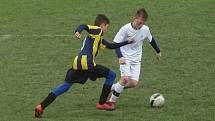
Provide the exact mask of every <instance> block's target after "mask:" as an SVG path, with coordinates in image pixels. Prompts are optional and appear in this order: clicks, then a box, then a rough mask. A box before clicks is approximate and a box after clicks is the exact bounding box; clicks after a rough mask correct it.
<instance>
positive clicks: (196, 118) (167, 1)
mask: <svg viewBox="0 0 215 121" xmlns="http://www.w3.org/2000/svg"><path fill="white" fill-rule="evenodd" d="M214 5H215V1H214V0H132V1H131V0H103V1H101V0H91V1H85V0H62V1H60V0H55V1H52V0H19V1H18V0H10V1H8V0H0V79H1V80H0V87H1V88H0V92H1V93H0V109H1V111H0V120H1V121H31V120H32V121H34V120H35V121H36V120H37V119H35V118H34V117H33V110H34V108H35V106H36V105H37V104H38V103H39V102H40V101H41V100H42V99H43V98H44V97H45V96H46V95H47V94H48V93H49V92H50V90H51V89H53V88H54V87H56V86H58V85H59V84H61V83H62V82H63V80H64V77H65V74H66V71H67V69H68V68H70V67H71V64H72V61H73V59H74V56H75V55H76V54H77V53H78V52H79V50H80V48H81V45H82V41H80V40H76V39H74V38H73V31H74V29H75V28H76V27H77V26H78V25H80V24H82V23H93V19H94V18H95V16H96V15H97V14H99V13H104V14H106V15H107V16H108V17H109V18H110V20H111V25H110V28H109V32H108V33H107V35H105V38H107V39H108V40H110V41H112V39H113V38H114V35H115V34H116V32H117V31H118V30H119V28H120V27H121V26H122V25H124V24H126V23H128V22H130V20H131V18H132V16H133V14H134V13H135V11H136V10H137V9H138V8H140V7H143V6H144V7H145V8H146V9H147V11H148V13H149V16H150V17H149V20H148V22H147V25H148V26H149V27H150V29H151V33H152V34H153V36H154V37H155V39H156V40H157V42H158V43H159V46H160V48H161V51H162V59H161V61H159V62H158V61H157V60H156V59H155V57H154V50H153V49H152V47H151V46H150V44H148V43H147V42H146V43H144V50H143V59H142V60H143V61H142V69H141V76H140V83H139V86H138V87H137V88H135V89H128V90H125V91H124V92H123V93H122V94H121V97H120V99H119V101H118V103H117V110H115V111H112V112H108V111H99V110H96V109H95V104H96V103H97V101H98V97H99V95H100V91H101V88H102V84H103V79H100V80H97V81H96V82H92V81H88V82H87V83H86V85H79V84H76V85H74V86H73V87H72V89H71V90H70V91H69V92H68V93H65V94H64V95H62V96H60V97H59V98H58V99H57V100H56V102H54V103H53V104H52V105H51V106H50V107H48V108H47V110H46V111H45V113H44V117H43V119H41V120H43V121H83V120H86V121H101V120H103V121H111V120H112V121H131V120H133V121H214V120H215V116H214V114H215V110H214V109H215V103H214V102H215V94H214V92H215V88H214V87H215V81H214V79H215V76H214V73H215V62H214V60H215V54H214V53H213V52H214V47H215V41H214V33H215V30H214V28H215V18H214V13H215V6H214ZM83 34H84V33H83ZM96 62H97V63H100V64H103V65H106V66H108V67H110V68H112V69H113V70H114V71H115V72H117V74H118V77H119V70H118V64H117V58H116V56H115V54H114V51H113V50H104V51H102V52H100V53H99V55H98V57H97V61H96ZM118 77H117V79H118ZM156 92H160V93H162V94H163V95H164V97H165V99H166V104H165V106H164V107H162V108H159V109H154V108H151V107H150V106H149V102H148V101H149V97H150V96H151V95H152V94H153V93H156Z"/></svg>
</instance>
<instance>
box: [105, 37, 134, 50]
mask: <svg viewBox="0 0 215 121" xmlns="http://www.w3.org/2000/svg"><path fill="white" fill-rule="evenodd" d="M134 41H135V40H134V39H133V38H129V39H128V40H127V41H123V42H120V43H110V42H108V41H107V40H105V39H103V40H102V44H103V45H105V47H106V48H108V49H116V48H119V47H121V46H124V45H127V44H131V43H133V42H134Z"/></svg>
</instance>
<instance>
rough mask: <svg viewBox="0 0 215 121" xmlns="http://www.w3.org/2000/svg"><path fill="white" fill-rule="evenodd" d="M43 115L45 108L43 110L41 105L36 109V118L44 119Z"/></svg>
mask: <svg viewBox="0 0 215 121" xmlns="http://www.w3.org/2000/svg"><path fill="white" fill-rule="evenodd" d="M42 115H43V108H42V105H41V104H39V105H37V107H36V108H35V118H42Z"/></svg>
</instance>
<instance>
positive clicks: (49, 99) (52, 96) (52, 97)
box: [40, 92, 57, 109]
mask: <svg viewBox="0 0 215 121" xmlns="http://www.w3.org/2000/svg"><path fill="white" fill-rule="evenodd" d="M56 97H57V96H56V95H55V94H54V93H53V92H51V93H49V95H48V96H47V97H46V98H45V99H44V100H43V101H42V102H41V103H40V104H41V105H42V108H43V109H45V108H46V107H47V106H49V105H50V104H51V103H52V102H53V101H54V100H55V99H56Z"/></svg>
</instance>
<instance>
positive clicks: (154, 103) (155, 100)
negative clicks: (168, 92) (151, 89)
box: [150, 93, 165, 107]
mask: <svg viewBox="0 0 215 121" xmlns="http://www.w3.org/2000/svg"><path fill="white" fill-rule="evenodd" d="M164 103H165V99H164V97H163V95H162V94H160V93H155V94H153V95H152V96H151V97H150V105H151V107H162V106H163V105H164Z"/></svg>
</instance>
